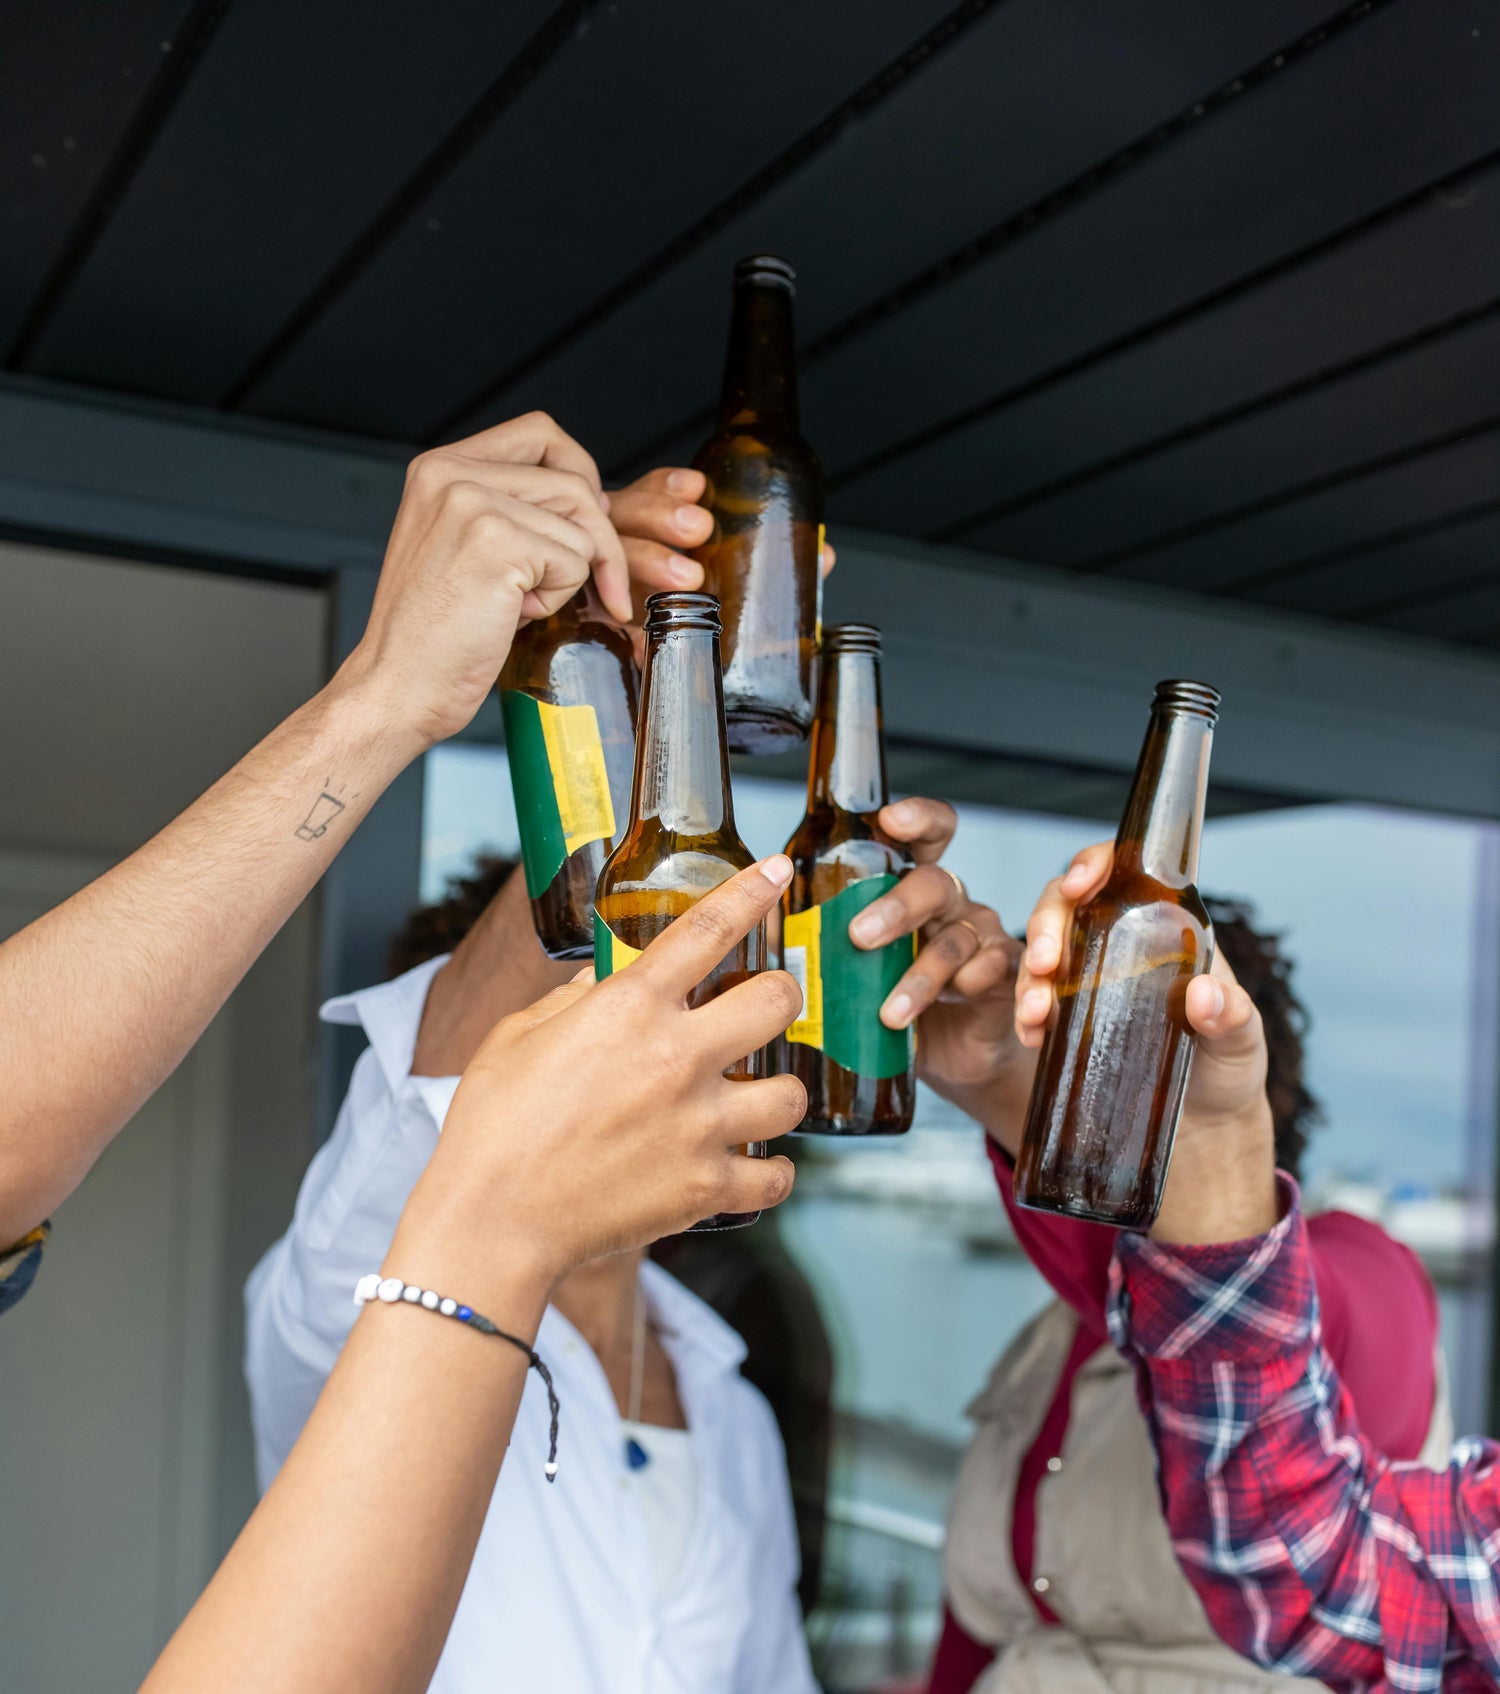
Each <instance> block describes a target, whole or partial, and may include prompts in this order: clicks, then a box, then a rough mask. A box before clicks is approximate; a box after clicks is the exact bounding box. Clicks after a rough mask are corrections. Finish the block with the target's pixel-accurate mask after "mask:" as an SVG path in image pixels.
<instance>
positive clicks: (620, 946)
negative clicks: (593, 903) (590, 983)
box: [594, 910, 641, 982]
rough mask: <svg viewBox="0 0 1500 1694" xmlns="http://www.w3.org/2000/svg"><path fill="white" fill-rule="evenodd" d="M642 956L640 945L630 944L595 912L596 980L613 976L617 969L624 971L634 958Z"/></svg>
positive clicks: (600, 980) (599, 980)
mask: <svg viewBox="0 0 1500 1694" xmlns="http://www.w3.org/2000/svg"><path fill="white" fill-rule="evenodd" d="M640 956H641V949H640V948H639V947H631V946H628V945H627V944H626V943H625V942H623V941H621V939H620V938H619V936H618V935H616V934H615V932H614V931H613V930H612V929H611V928H610V927H609V925H608V924H607V923H605V921H604V919H603V918H601V917H600V916H599V913H598V911H597V910H596V911H595V912H594V980H595V981H596V982H603V981H604V979H605V977H607V976H613V975H614V974H615V972H616V971H622V970H624V969H625V967H626V965H628V964H629V963H630V961H631V960H632V959H638V958H640Z"/></svg>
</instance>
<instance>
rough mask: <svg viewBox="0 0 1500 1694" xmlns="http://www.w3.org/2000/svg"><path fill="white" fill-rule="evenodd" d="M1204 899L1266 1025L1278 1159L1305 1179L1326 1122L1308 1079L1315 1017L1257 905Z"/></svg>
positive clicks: (1268, 1085)
mask: <svg viewBox="0 0 1500 1694" xmlns="http://www.w3.org/2000/svg"><path fill="white" fill-rule="evenodd" d="M1203 900H1204V904H1205V905H1206V906H1207V907H1208V912H1209V916H1210V917H1211V918H1212V919H1213V921H1214V939H1215V940H1216V942H1217V943H1218V947H1219V951H1220V952H1221V953H1223V955H1224V957H1225V959H1227V960H1228V962H1229V967H1230V969H1231V970H1232V971H1233V972H1234V974H1235V976H1236V977H1238V978H1239V981H1240V983H1241V985H1242V986H1243V987H1244V989H1245V992H1246V993H1247V994H1248V995H1249V996H1250V998H1251V999H1252V1000H1253V1001H1254V1002H1255V1007H1256V1010H1257V1011H1258V1012H1259V1013H1260V1021H1261V1023H1262V1024H1263V1025H1264V1026H1265V1031H1266V1056H1267V1065H1266V1095H1267V1097H1268V1098H1269V1100H1270V1102H1271V1121H1272V1123H1273V1124H1274V1125H1275V1128H1276V1163H1277V1164H1278V1165H1279V1166H1280V1167H1281V1168H1282V1170H1284V1171H1287V1172H1288V1173H1289V1174H1290V1175H1292V1176H1294V1177H1297V1178H1299V1179H1300V1177H1301V1175H1302V1155H1303V1153H1304V1152H1305V1151H1306V1149H1307V1142H1308V1138H1309V1136H1310V1135H1311V1133H1312V1131H1313V1130H1314V1129H1315V1128H1316V1127H1317V1126H1318V1125H1319V1124H1320V1123H1321V1122H1322V1121H1323V1108H1322V1106H1321V1105H1319V1103H1318V1101H1317V1098H1316V1096H1314V1095H1313V1094H1312V1092H1311V1091H1310V1090H1309V1089H1308V1087H1307V1084H1306V1083H1305V1082H1304V1081H1303V1067H1304V1064H1305V1062H1306V1060H1305V1054H1304V1051H1303V1041H1304V1039H1305V1037H1306V1035H1307V1031H1308V1028H1309V1026H1310V1025H1311V1023H1312V1019H1311V1017H1310V1016H1309V1015H1308V1011H1307V1008H1306V1006H1304V1005H1303V1004H1302V1002H1301V1001H1300V1000H1299V999H1298V998H1297V996H1296V994H1295V992H1294V991H1293V989H1292V970H1293V965H1292V961H1291V960H1290V959H1289V958H1287V956H1286V954H1285V953H1283V952H1282V950H1281V936H1280V935H1278V934H1276V933H1275V932H1274V931H1272V930H1266V929H1259V928H1257V927H1256V923H1255V919H1256V911H1255V907H1254V906H1252V905H1251V904H1250V903H1249V901H1247V900H1227V899H1222V898H1220V897H1218V896H1215V895H1205V896H1204V897H1203Z"/></svg>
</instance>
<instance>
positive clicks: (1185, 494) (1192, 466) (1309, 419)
mask: <svg viewBox="0 0 1500 1694" xmlns="http://www.w3.org/2000/svg"><path fill="white" fill-rule="evenodd" d="M1492 286H1493V287H1496V288H1497V289H1500V272H1497V273H1496V274H1495V275H1494V277H1493V278H1492ZM1497 410H1500V299H1496V300H1495V301H1494V302H1493V303H1492V304H1491V305H1490V306H1489V307H1488V308H1487V309H1486V310H1485V314H1484V315H1483V316H1482V317H1480V318H1479V319H1477V320H1474V321H1470V322H1469V323H1468V324H1467V325H1466V326H1465V327H1464V328H1462V329H1459V330H1456V331H1450V332H1448V333H1446V334H1442V335H1440V336H1437V337H1436V338H1435V339H1432V340H1427V341H1424V342H1422V343H1421V344H1420V345H1418V346H1417V347H1416V348H1414V349H1413V350H1411V351H1408V352H1406V353H1404V354H1402V355H1400V356H1397V357H1393V358H1388V359H1385V360H1382V361H1381V362H1379V363H1378V364H1375V365H1371V366H1367V367H1366V368H1364V369H1362V370H1360V371H1359V372H1358V373H1357V374H1355V375H1353V376H1349V377H1346V378H1345V379H1344V380H1343V381H1339V382H1334V383H1331V384H1328V385H1326V386H1323V387H1320V388H1317V389H1314V390H1313V391H1312V392H1311V393H1307V394H1303V395H1300V396H1298V397H1297V398H1295V399H1292V400H1289V401H1288V402H1287V403H1285V404H1284V405H1280V406H1273V407H1271V408H1269V409H1267V410H1264V411H1258V412H1256V413H1254V414H1253V415H1252V416H1250V417H1247V418H1244V419H1241V420H1238V421H1235V422H1232V423H1229V424H1227V425H1225V426H1224V427H1222V428H1219V429H1210V430H1205V431H1202V432H1200V433H1198V434H1196V435H1194V436H1192V437H1191V438H1190V439H1188V440H1186V441H1184V442H1182V443H1180V444H1179V445H1177V446H1175V447H1171V448H1168V449H1166V450H1164V451H1162V452H1159V453H1155V454H1153V455H1152V456H1151V457H1150V458H1148V459H1145V460H1142V461H1140V462H1139V463H1136V464H1132V465H1129V466H1127V467H1125V468H1124V469H1122V470H1120V471H1117V472H1116V473H1115V474H1114V475H1112V476H1105V477H1100V478H1098V479H1097V480H1096V481H1094V482H1091V483H1090V484H1089V485H1088V487H1087V488H1086V489H1083V490H1080V491H1079V493H1078V494H1076V495H1075V494H1073V493H1071V492H1065V493H1062V494H1058V495H1056V496H1055V497H1054V498H1053V499H1051V500H1045V501H1042V502H1040V503H1039V504H1037V505H1035V506H1030V507H1027V508H1026V510H1024V511H1021V512H1016V513H1013V514H1011V515H1010V516H1008V517H1004V518H1001V519H998V520H997V521H996V522H994V523H990V524H986V525H984V526H983V527H982V528H980V529H978V530H976V531H974V532H973V533H972V535H971V537H970V540H971V541H972V543H973V544H974V545H976V546H979V547H983V548H986V549H988V550H989V551H990V552H995V553H1008V554H1010V555H1011V556H1012V557H1014V558H1021V559H1035V560H1039V561H1041V562H1044V563H1048V564H1060V565H1070V566H1076V567H1079V568H1082V569H1089V568H1093V567H1094V566H1095V565H1096V564H1098V565H1101V566H1102V565H1104V564H1105V563H1106V561H1107V562H1108V565H1109V568H1110V569H1118V568H1120V567H1121V566H1122V565H1124V562H1125V561H1126V560H1128V558H1130V557H1131V556H1133V554H1135V553H1147V552H1151V551H1154V547H1153V545H1152V543H1153V541H1154V539H1155V538H1156V537H1159V536H1165V535H1175V534H1177V533H1178V532H1179V531H1180V530H1181V529H1183V528H1186V527H1187V526H1189V525H1194V526H1196V525H1201V524H1203V523H1206V522H1207V521H1209V520H1210V519H1212V518H1213V517H1214V516H1215V515H1216V514H1217V513H1219V512H1223V511H1230V510H1234V509H1237V508H1239V507H1242V506H1244V505H1246V504H1248V503H1249V502H1251V501H1260V500H1266V499H1270V498H1273V497H1275V496H1276V495H1278V494H1280V493H1281V492H1282V491H1283V490H1286V489H1290V488H1293V487H1297V486H1301V485H1303V484H1306V483H1309V482H1314V481H1318V480H1321V479H1324V478H1327V477H1334V476H1338V475H1340V474H1343V473H1345V472H1347V471H1348V470H1349V469H1350V468H1352V467H1354V466H1357V465H1360V464H1363V463H1365V462H1367V461H1368V460H1371V459H1376V458H1380V457H1383V456H1385V455H1388V454H1391V453H1393V452H1399V451H1401V450H1402V449H1405V448H1408V447H1410V446H1412V445H1413V444H1414V443H1417V442H1421V441H1429V440H1431V439H1433V438H1434V437H1436V436H1441V435H1448V434H1451V433H1452V432H1453V431H1454V430H1455V429H1458V428H1459V427H1460V426H1462V425H1465V424H1475V423H1480V422H1482V421H1484V420H1486V419H1488V418H1490V417H1491V416H1493V415H1494V413H1495V412H1496V411H1497ZM1127 568H1128V567H1127Z"/></svg>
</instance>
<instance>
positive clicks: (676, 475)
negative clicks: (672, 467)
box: [667, 471, 698, 494]
mask: <svg viewBox="0 0 1500 1694" xmlns="http://www.w3.org/2000/svg"><path fill="white" fill-rule="evenodd" d="M697 486H698V479H697V477H696V476H695V475H694V474H693V472H692V471H673V472H672V474H671V476H669V477H668V478H667V487H668V488H670V489H671V491H672V492H673V493H674V494H691V493H692V491H693V490H694V488H696V487H697Z"/></svg>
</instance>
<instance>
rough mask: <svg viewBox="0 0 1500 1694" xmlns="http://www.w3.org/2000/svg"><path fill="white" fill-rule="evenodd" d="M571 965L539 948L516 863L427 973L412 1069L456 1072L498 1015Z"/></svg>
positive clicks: (545, 988)
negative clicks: (449, 953)
mask: <svg viewBox="0 0 1500 1694" xmlns="http://www.w3.org/2000/svg"><path fill="white" fill-rule="evenodd" d="M578 968H579V967H578V965H577V963H576V962H573V963H568V962H563V963H559V962H558V961H557V960H555V959H549V958H548V957H547V955H546V954H545V953H544V952H543V951H542V944H541V943H540V942H539V941H538V940H537V938H536V926H535V924H534V923H533V922H532V918H531V902H530V900H529V899H528V898H527V895H526V877H525V873H524V872H523V871H522V870H521V869H520V867H519V866H518V867H517V868H516V869H515V870H514V871H513V872H512V873H511V875H510V876H509V877H508V878H507V879H506V881H505V884H504V885H503V887H502V888H501V890H500V892H499V893H498V894H497V895H496V896H495V898H494V899H493V900H492V901H491V902H490V904H489V905H488V906H487V907H486V908H485V910H484V913H483V914H482V916H481V917H480V919H479V921H478V922H477V923H476V924H475V925H474V927H473V928H472V929H471V930H470V931H469V933H468V934H467V935H466V936H465V937H464V939H463V940H462V941H461V942H460V943H459V945H458V948H457V949H456V951H455V952H454V954H453V957H452V958H451V959H450V960H449V961H448V963H447V964H446V965H444V966H443V968H442V969H441V970H440V971H439V972H438V974H437V975H436V976H435V977H434V978H433V979H432V987H431V988H430V989H429V990H428V992H427V1003H426V1005H425V1006H424V1007H423V1008H422V1022H421V1026H420V1028H419V1029H418V1032H417V1047H416V1052H415V1054H414V1055H413V1057H412V1066H411V1068H412V1075H413V1076H458V1075H460V1074H461V1073H462V1072H463V1071H465V1070H466V1069H467V1068H468V1065H469V1060H470V1059H472V1058H473V1057H474V1054H475V1053H476V1052H477V1051H478V1050H479V1045H480V1043H481V1042H482V1041H483V1040H484V1038H485V1036H486V1035H488V1034H489V1032H490V1031H491V1030H492V1029H493V1028H494V1027H495V1025H496V1024H497V1023H498V1022H499V1021H500V1019H501V1018H504V1017H509V1016H510V1014H511V1013H512V1012H518V1011H520V1010H521V1009H522V1008H523V1007H526V1006H529V1005H531V1004H533V1003H534V1002H535V1001H536V1000H539V999H540V998H541V996H542V995H544V994H550V993H551V991H552V990H553V989H554V988H558V987H561V985H562V984H563V983H565V982H567V981H568V980H569V979H570V978H572V977H573V976H575V975H576V974H577V972H578Z"/></svg>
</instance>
